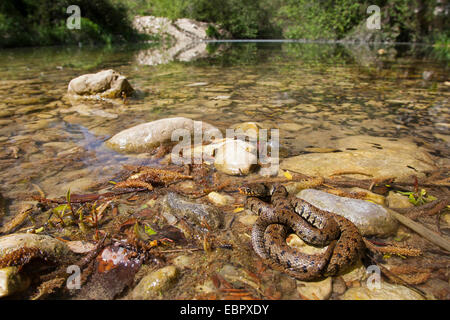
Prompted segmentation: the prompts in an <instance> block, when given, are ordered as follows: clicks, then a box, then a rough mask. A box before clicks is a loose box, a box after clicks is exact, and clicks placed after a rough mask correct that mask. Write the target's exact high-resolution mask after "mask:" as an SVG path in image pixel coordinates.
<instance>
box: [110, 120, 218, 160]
mask: <svg viewBox="0 0 450 320" xmlns="http://www.w3.org/2000/svg"><path fill="white" fill-rule="evenodd" d="M175 130H179V131H178V132H180V133H183V132H185V133H187V134H188V135H192V134H193V133H194V130H201V131H202V133H205V132H208V133H209V132H218V131H219V130H218V129H217V128H216V127H214V126H212V125H210V124H208V123H205V122H201V121H194V120H192V119H188V118H184V117H174V118H164V119H159V120H156V121H152V122H147V123H143V124H139V125H137V126H134V127H131V128H128V129H126V130H123V131H121V132H119V133H118V134H116V135H114V136H113V137H112V138H111V139H109V140H108V141H107V142H106V145H107V146H108V147H110V148H112V149H113V150H115V151H118V152H127V153H142V152H148V151H149V150H151V149H153V148H155V147H157V146H159V145H160V144H161V143H164V142H169V141H172V134H174V133H175V134H176V132H175ZM174 138H178V134H176V137H174ZM176 141H178V140H176Z"/></svg>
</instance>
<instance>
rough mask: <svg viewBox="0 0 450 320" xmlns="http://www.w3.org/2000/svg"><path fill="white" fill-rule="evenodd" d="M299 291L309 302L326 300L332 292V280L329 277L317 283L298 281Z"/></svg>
mask: <svg viewBox="0 0 450 320" xmlns="http://www.w3.org/2000/svg"><path fill="white" fill-rule="evenodd" d="M297 291H298V293H299V294H300V296H303V297H305V298H307V299H309V300H326V299H328V298H329V297H330V295H331V292H332V279H331V277H328V278H326V279H324V280H321V281H315V282H306V281H299V280H297Z"/></svg>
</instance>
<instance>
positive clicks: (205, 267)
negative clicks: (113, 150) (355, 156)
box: [0, 165, 449, 300]
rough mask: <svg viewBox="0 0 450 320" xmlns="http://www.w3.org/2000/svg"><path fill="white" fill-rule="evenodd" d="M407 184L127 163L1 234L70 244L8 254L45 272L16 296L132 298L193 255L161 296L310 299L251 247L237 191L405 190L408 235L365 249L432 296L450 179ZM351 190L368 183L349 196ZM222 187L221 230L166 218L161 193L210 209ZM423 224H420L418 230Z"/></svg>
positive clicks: (439, 274)
mask: <svg viewBox="0 0 450 320" xmlns="http://www.w3.org/2000/svg"><path fill="white" fill-rule="evenodd" d="M438 177H439V178H438ZM404 181H405V180H403V182H401V183H397V182H395V179H387V180H383V181H376V180H371V179H366V180H356V179H350V178H345V177H340V176H338V175H337V176H334V177H332V178H329V179H324V178H320V177H308V176H305V175H303V174H301V173H295V172H289V171H285V172H284V176H280V177H276V178H264V179H262V178H261V177H257V176H253V175H251V176H248V177H230V176H227V175H225V174H222V173H220V172H215V171H214V170H212V169H211V168H210V167H207V166H204V165H187V166H185V167H176V166H166V167H164V168H162V167H161V168H156V167H149V166H124V168H123V170H122V172H121V173H120V174H119V175H118V177H116V179H112V180H110V181H105V182H104V183H103V185H106V188H104V189H103V190H102V192H100V193H92V194H71V192H70V190H68V191H67V193H66V195H65V196H63V197H60V198H58V199H48V198H46V197H45V195H44V194H43V192H42V191H41V190H40V191H39V188H37V191H36V195H33V196H32V198H33V199H34V200H36V201H37V202H36V204H35V205H34V206H30V207H28V208H26V209H25V210H24V211H22V212H20V213H19V214H18V215H17V216H16V217H15V218H14V219H12V220H11V221H10V222H9V223H5V224H4V225H3V226H2V229H1V232H2V233H3V234H8V233H12V232H16V233H17V232H29V233H36V234H46V235H50V236H52V237H54V238H56V239H59V240H62V241H64V242H66V243H70V244H71V245H72V248H73V249H72V253H71V255H70V256H68V257H65V258H64V259H59V260H56V259H55V257H52V256H48V255H46V254H45V253H43V252H39V251H37V250H34V249H32V248H30V249H27V248H24V249H21V250H18V251H17V252H13V253H11V254H9V255H6V256H4V257H3V258H2V259H1V260H0V266H1V267H6V266H18V267H19V268H21V269H23V271H22V272H30V271H28V270H36V269H35V268H34V266H36V265H38V266H40V268H38V270H39V272H31V273H30V274H31V278H32V285H31V286H30V288H29V289H28V290H27V291H25V292H22V293H20V294H18V296H19V297H21V298H28V299H43V298H52V297H53V298H54V297H57V298H69V299H118V298H119V299H120V298H123V299H127V298H130V293H131V291H132V289H133V287H134V286H136V284H137V283H138V282H139V280H140V279H141V278H142V277H143V276H144V274H145V273H146V272H148V271H149V270H153V269H158V268H161V267H163V266H165V265H169V264H171V263H172V262H173V261H174V260H175V259H177V257H180V256H183V257H185V256H189V257H191V260H190V261H192V264H190V265H189V266H186V267H185V268H184V269H183V270H182V271H181V272H180V274H179V275H178V276H177V280H176V284H174V285H173V286H172V287H170V288H169V289H168V290H165V291H164V292H162V291H160V292H159V293H158V294H157V295H155V297H154V298H155V299H158V298H171V299H173V298H174V299H242V300H249V299H300V298H305V297H301V294H299V293H298V292H297V291H296V290H294V288H295V286H294V285H293V284H292V281H294V280H293V279H290V278H289V277H288V276H285V275H283V274H280V273H279V272H276V271H272V270H270V269H268V268H267V266H265V265H263V264H262V263H261V262H260V261H258V258H257V256H256V255H255V254H254V253H253V251H252V248H251V244H250V239H249V234H250V227H248V226H245V225H243V224H241V223H239V222H238V221H236V220H237V218H238V217H239V215H240V214H242V211H241V210H240V208H241V207H242V206H243V205H242V203H243V196H242V195H240V194H239V193H238V192H237V189H238V187H239V186H240V185H242V184H245V183H252V182H273V183H283V184H285V185H286V186H287V187H288V188H291V190H296V191H299V190H301V189H305V188H316V189H322V190H326V191H328V192H330V193H334V194H338V195H341V196H345V197H350V198H356V199H364V200H368V201H372V200H371V198H370V197H371V194H372V193H375V194H386V193H387V192H388V191H390V190H397V191H398V192H400V193H403V194H408V196H409V199H410V201H411V202H412V203H413V204H414V205H415V206H414V207H412V208H410V209H399V210H398V212H401V213H402V214H403V218H404V220H405V219H406V222H405V221H400V222H401V223H402V224H404V225H406V226H407V227H404V226H402V227H401V228H403V229H404V230H405V232H404V234H405V236H404V238H403V239H399V238H398V237H396V238H393V239H392V238H390V239H373V238H372V239H367V238H366V239H365V243H366V246H367V249H368V250H367V254H366V257H365V259H364V260H363V262H364V263H365V264H373V263H375V264H377V265H378V266H379V267H380V268H381V271H382V275H383V277H384V278H385V279H386V281H389V282H392V283H400V284H402V285H406V286H408V287H410V288H413V290H416V291H417V292H419V293H420V294H421V295H423V296H425V297H428V296H429V294H427V288H428V287H427V283H428V282H430V279H431V280H432V279H433V278H438V279H442V280H448V252H449V251H448V250H449V247H448V243H449V242H448V240H446V238H445V237H446V235H447V233H448V230H447V229H444V230H442V228H441V227H440V217H441V215H442V214H444V213H446V212H448V210H449V206H448V188H449V180H448V176H445V174H443V171H442V170H441V171H440V172H434V173H431V174H429V175H428V178H424V179H421V180H418V179H417V178H416V177H411V178H410V179H409V180H408V181H409V182H404ZM350 187H359V188H362V189H360V190H361V191H359V192H351V191H348V188H350ZM364 190H365V191H364ZM215 191H217V192H221V193H227V194H228V195H230V196H232V197H233V198H234V203H230V204H227V205H225V206H221V207H219V208H218V209H219V211H220V212H221V214H222V215H223V221H224V223H223V225H221V226H220V227H218V226H214V228H213V226H210V225H209V224H208V223H207V221H199V222H198V224H195V223H193V222H192V221H190V220H189V219H187V218H186V217H184V216H182V217H181V219H180V217H176V220H177V221H176V222H174V223H172V225H171V224H169V223H168V222H167V218H166V217H164V214H162V212H163V211H164V209H163V208H162V206H163V204H162V202H163V201H161V199H163V198H164V197H167V195H168V194H173V193H175V194H178V195H179V196H181V197H183V199H185V200H187V201H192V202H196V203H205V204H208V205H211V203H210V202H209V201H208V197H207V195H208V194H209V193H210V192H215ZM38 194H39V195H38ZM393 211H396V210H395V209H393ZM408 217H409V218H408ZM414 220H415V221H414ZM411 221H412V223H411ZM417 224H418V225H419V226H420V230H415V225H417ZM409 228H411V229H409ZM424 230H425V231H424ZM416 232H418V233H416ZM424 232H425V233H426V234H425V235H424ZM85 245H87V249H86V248H83V246H85ZM69 265H76V266H78V267H79V268H80V269H81V271H82V273H81V285H82V286H81V288H82V289H81V290H71V289H68V288H67V286H66V282H67V279H68V277H69V276H70V274H68V273H67V272H66V271H67V270H66V269H67V267H68V266H69ZM224 265H227V267H228V266H231V267H234V268H236V270H239V271H238V273H237V274H235V275H233V274H231V275H230V274H227V275H225V276H224V275H223V274H221V273H220V270H221V269H223V267H224ZM30 266H33V269H32V268H30ZM239 272H242V273H243V274H239ZM276 279H282V281H275V280H276ZM199 283H207V284H209V287H208V288H207V289H205V290H204V293H201V290H200V292H199V290H196V286H198V284H199ZM346 285H347V287H349V286H350V287H351V286H357V285H358V284H357V283H356V282H355V283H347V284H346ZM441 294H448V293H445V292H441Z"/></svg>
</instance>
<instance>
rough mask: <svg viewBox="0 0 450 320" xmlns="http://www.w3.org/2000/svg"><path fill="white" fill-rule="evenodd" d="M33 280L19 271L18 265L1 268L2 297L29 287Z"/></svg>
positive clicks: (0, 290)
mask: <svg viewBox="0 0 450 320" xmlns="http://www.w3.org/2000/svg"><path fill="white" fill-rule="evenodd" d="M30 283H31V280H30V279H29V278H28V277H27V276H25V275H23V274H20V273H19V268H18V267H6V268H3V269H0V298H2V297H6V296H10V295H13V294H15V293H18V292H22V291H24V290H26V289H28V287H29V285H30Z"/></svg>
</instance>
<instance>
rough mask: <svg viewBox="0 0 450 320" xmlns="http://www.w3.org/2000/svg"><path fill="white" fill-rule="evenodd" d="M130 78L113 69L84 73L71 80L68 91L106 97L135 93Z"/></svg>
mask: <svg viewBox="0 0 450 320" xmlns="http://www.w3.org/2000/svg"><path fill="white" fill-rule="evenodd" d="M133 91H134V90H133V88H132V87H131V85H130V84H129V82H128V80H127V79H126V78H125V77H124V76H122V75H121V74H119V73H118V72H117V71H114V70H112V69H109V70H102V71H100V72H97V73H90V74H84V75H82V76H79V77H77V78H75V79H72V80H71V81H70V82H69V87H68V89H67V93H68V94H69V95H76V96H89V95H99V96H101V97H104V98H120V97H121V95H122V93H125V94H126V95H127V96H129V95H131V94H132V93H133Z"/></svg>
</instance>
